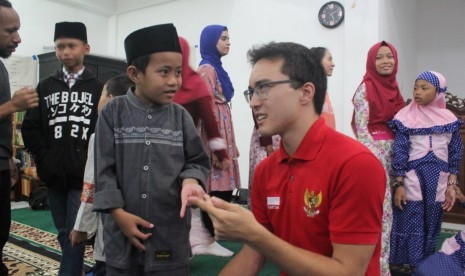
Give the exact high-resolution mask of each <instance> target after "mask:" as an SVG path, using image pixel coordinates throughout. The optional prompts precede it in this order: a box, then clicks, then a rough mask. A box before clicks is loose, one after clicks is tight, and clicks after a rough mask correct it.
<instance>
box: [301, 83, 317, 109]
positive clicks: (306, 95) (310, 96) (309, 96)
mask: <svg viewBox="0 0 465 276" xmlns="http://www.w3.org/2000/svg"><path fill="white" fill-rule="evenodd" d="M301 89H302V97H301V98H300V101H301V102H302V103H303V104H308V103H313V101H314V98H315V85H313V83H311V82H306V83H304V84H303V86H302V88H301Z"/></svg>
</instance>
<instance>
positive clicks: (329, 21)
mask: <svg viewBox="0 0 465 276" xmlns="http://www.w3.org/2000/svg"><path fill="white" fill-rule="evenodd" d="M318 20H319V21H320V23H321V25H323V26H324V27H326V28H336V27H337V26H339V25H340V24H341V23H342V21H343V20H344V6H343V5H342V4H341V3H339V2H337V1H330V2H328V3H325V4H324V5H323V6H321V8H320V11H319V12H318Z"/></svg>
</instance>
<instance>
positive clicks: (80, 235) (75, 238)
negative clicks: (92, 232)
mask: <svg viewBox="0 0 465 276" xmlns="http://www.w3.org/2000/svg"><path fill="white" fill-rule="evenodd" d="M69 239H70V241H71V246H76V245H79V244H81V243H83V242H85V241H86V240H87V232H81V231H77V230H74V229H73V230H71V233H69Z"/></svg>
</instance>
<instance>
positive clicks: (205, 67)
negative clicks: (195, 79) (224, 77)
mask: <svg viewBox="0 0 465 276" xmlns="http://www.w3.org/2000/svg"><path fill="white" fill-rule="evenodd" d="M197 72H198V73H199V74H200V75H202V73H204V74H214V73H215V72H216V71H215V67H213V66H212V65H211V64H208V63H205V64H202V65H200V66H199V68H198V69H197Z"/></svg>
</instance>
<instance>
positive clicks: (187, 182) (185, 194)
mask: <svg viewBox="0 0 465 276" xmlns="http://www.w3.org/2000/svg"><path fill="white" fill-rule="evenodd" d="M204 194H205V191H204V190H203V188H202V186H200V185H199V182H198V181H197V179H194V178H185V179H184V180H183V181H182V190H181V212H180V213H179V216H180V217H181V218H183V217H184V216H185V215H186V207H187V206H190V203H189V201H188V199H189V198H190V197H200V198H202V197H203V195H204Z"/></svg>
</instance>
